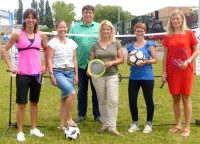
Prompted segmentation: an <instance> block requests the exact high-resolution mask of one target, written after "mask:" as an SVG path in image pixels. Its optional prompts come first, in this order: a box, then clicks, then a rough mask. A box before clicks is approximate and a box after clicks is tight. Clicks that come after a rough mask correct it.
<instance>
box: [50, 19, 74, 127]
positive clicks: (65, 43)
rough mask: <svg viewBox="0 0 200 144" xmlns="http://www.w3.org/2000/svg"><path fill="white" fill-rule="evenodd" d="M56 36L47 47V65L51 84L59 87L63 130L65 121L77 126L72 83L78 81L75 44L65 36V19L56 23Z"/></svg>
mask: <svg viewBox="0 0 200 144" xmlns="http://www.w3.org/2000/svg"><path fill="white" fill-rule="evenodd" d="M56 31H57V36H56V37H54V38H53V39H51V40H50V41H49V43H48V48H47V66H48V70H49V72H50V75H51V82H52V84H53V85H55V86H57V87H58V88H60V89H61V105H60V125H59V128H60V130H64V128H65V121H67V125H68V126H77V124H76V123H75V122H74V121H73V120H72V109H73V103H74V97H75V96H76V91H75V89H74V87H73V85H77V83H78V68H77V59H76V48H77V44H76V43H75V42H74V41H73V40H71V39H69V38H66V33H67V26H66V23H65V21H63V20H60V21H58V22H57V23H56Z"/></svg>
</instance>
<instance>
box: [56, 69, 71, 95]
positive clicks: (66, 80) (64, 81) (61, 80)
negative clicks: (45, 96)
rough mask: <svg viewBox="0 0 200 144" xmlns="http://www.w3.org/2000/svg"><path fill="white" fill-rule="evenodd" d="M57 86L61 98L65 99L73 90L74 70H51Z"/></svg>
mask: <svg viewBox="0 0 200 144" xmlns="http://www.w3.org/2000/svg"><path fill="white" fill-rule="evenodd" d="M53 73H54V76H55V78H56V82H57V86H58V88H59V89H60V90H61V98H66V97H67V96H68V95H69V94H70V93H72V92H73V91H75V89H74V86H73V85H74V70H69V71H64V70H53Z"/></svg>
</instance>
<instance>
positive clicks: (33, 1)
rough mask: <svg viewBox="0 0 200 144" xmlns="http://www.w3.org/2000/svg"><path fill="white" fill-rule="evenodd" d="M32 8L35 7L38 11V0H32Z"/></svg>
mask: <svg viewBox="0 0 200 144" xmlns="http://www.w3.org/2000/svg"><path fill="white" fill-rule="evenodd" d="M31 8H33V9H35V10H36V12H37V13H38V3H37V1H36V0H32V3H31Z"/></svg>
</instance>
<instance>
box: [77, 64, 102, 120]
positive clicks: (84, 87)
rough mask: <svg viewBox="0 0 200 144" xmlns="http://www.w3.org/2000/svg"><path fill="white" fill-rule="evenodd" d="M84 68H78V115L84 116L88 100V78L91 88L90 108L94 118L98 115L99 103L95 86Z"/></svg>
mask: <svg viewBox="0 0 200 144" xmlns="http://www.w3.org/2000/svg"><path fill="white" fill-rule="evenodd" d="M86 71H87V70H86V69H82V68H78V79H79V82H78V117H84V116H86V112H87V101H88V96H87V95H88V83H89V80H90V85H91V90H92V110H93V115H94V118H98V117H99V116H100V112H99V105H98V99H97V94H96V91H95V88H94V86H93V84H92V81H91V78H90V77H88V76H87V74H86Z"/></svg>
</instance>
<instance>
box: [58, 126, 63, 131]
mask: <svg viewBox="0 0 200 144" xmlns="http://www.w3.org/2000/svg"><path fill="white" fill-rule="evenodd" d="M57 128H58V129H59V130H60V131H64V130H65V127H62V128H60V127H57Z"/></svg>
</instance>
